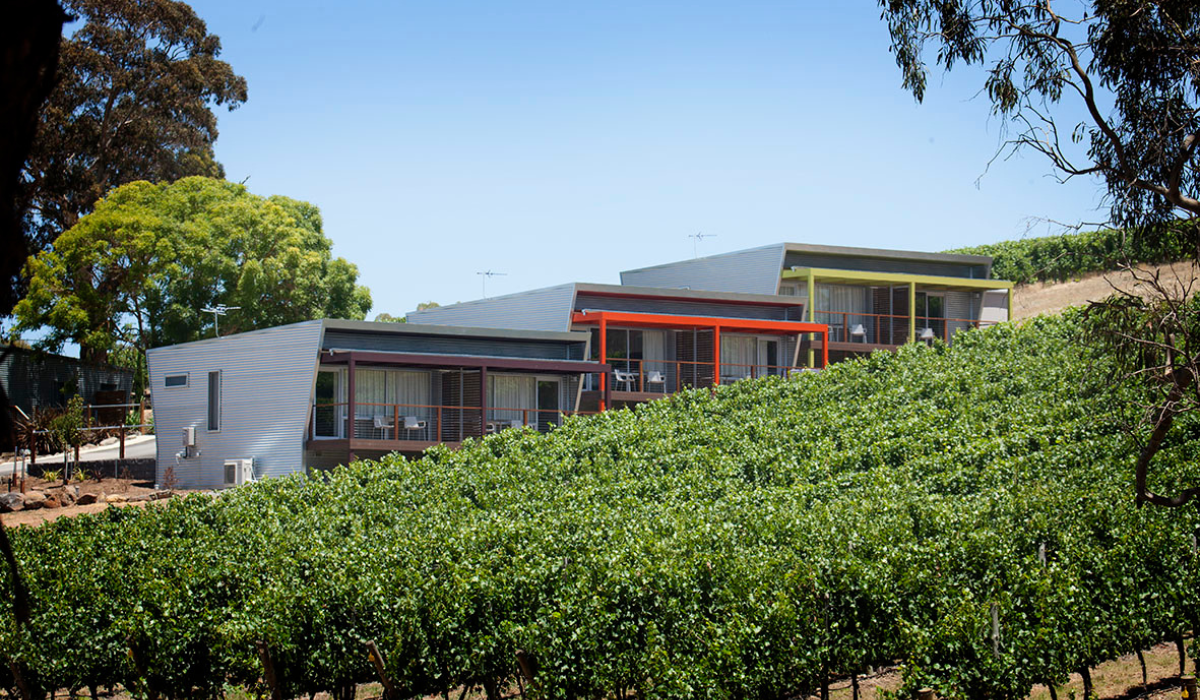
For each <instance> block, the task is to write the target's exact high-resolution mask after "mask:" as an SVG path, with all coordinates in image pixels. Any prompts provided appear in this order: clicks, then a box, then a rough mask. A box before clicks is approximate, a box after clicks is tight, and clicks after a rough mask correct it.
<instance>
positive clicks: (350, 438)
mask: <svg viewBox="0 0 1200 700" xmlns="http://www.w3.org/2000/svg"><path fill="white" fill-rule="evenodd" d="M347 366H348V368H349V369H348V370H347V371H346V375H347V376H348V380H347V383H348V384H349V386H348V387H346V390H347V392H348V393H347V394H346V400H347V403H348V406H347V408H346V426H347V429H346V443H347V444H348V445H350V450H349V453H350V454H349V457H350V461H351V462H353V461H354V353H350V361H349V362H348V363H347Z"/></svg>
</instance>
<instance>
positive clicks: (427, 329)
mask: <svg viewBox="0 0 1200 700" xmlns="http://www.w3.org/2000/svg"><path fill="white" fill-rule="evenodd" d="M324 324H325V330H327V331H329V330H334V331H354V332H359V333H383V334H393V335H436V336H445V337H451V338H498V339H506V340H545V341H552V342H580V341H583V340H586V338H588V337H591V336H590V334H588V333H582V332H579V331H525V330H509V329H505V328H483V327H479V326H438V325H433V324H425V323H390V322H386V321H347V320H344V319H332V318H327V319H325V320H324Z"/></svg>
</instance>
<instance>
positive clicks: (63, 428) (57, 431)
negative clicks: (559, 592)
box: [50, 395, 84, 452]
mask: <svg viewBox="0 0 1200 700" xmlns="http://www.w3.org/2000/svg"><path fill="white" fill-rule="evenodd" d="M83 427H84V419H83V397H81V396H78V395H76V396H72V397H71V399H70V400H69V401H67V405H66V406H65V407H64V408H63V410H62V412H61V413H59V414H58V415H56V416H55V417H54V418H52V419H51V420H50V435H51V437H52V438H53V440H54V443H55V445H56V447H57V448H58V449H59V450H60V451H62V452H67V451H69V450H71V449H73V448H76V447H79V446H80V445H82V444H83Z"/></svg>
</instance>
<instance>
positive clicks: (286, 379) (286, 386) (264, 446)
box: [147, 321, 322, 488]
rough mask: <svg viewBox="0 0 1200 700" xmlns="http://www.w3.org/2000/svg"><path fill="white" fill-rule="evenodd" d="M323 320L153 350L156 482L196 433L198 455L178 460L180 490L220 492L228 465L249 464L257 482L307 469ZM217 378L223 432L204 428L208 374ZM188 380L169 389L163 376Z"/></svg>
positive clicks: (150, 358) (151, 365)
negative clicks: (185, 437)
mask: <svg viewBox="0 0 1200 700" xmlns="http://www.w3.org/2000/svg"><path fill="white" fill-rule="evenodd" d="M321 327H322V324H321V321H306V322H304V323H296V324H292V325H289V326H279V327H277V328H269V329H266V330H261V331H253V332H250V333H242V334H239V335H233V336H228V337H225V338H220V339H214V340H204V341H199V342H195V343H188V344H185V345H174V346H170V347H164V348H155V349H153V350H150V351H149V353H148V357H147V362H148V365H149V370H150V387H151V389H150V390H151V394H152V398H153V401H154V424H155V425H154V427H155V432H156V433H157V434H158V483H160V484H161V483H163V475H164V473H165V472H166V470H167V468H168V467H172V466H175V465H176V459H175V454H176V453H177V452H179V451H180V450H182V449H183V447H182V438H181V435H182V430H183V428H184V427H185V426H194V427H195V428H196V448H195V449H197V450H199V452H200V454H199V456H196V457H192V458H189V459H181V460H179V462H178V466H175V479H176V481H177V482H178V485H179V486H180V487H181V488H221V487H222V486H223V485H224V469H223V465H224V461H225V460H226V459H246V458H252V459H254V472H255V476H256V477H258V478H261V477H264V476H283V475H285V474H291V473H293V472H303V471H304V439H305V429H306V427H307V424H308V413H309V405H310V404H311V402H312V391H313V381H314V377H315V376H316V371H317V356H318V353H319V351H320V344H321ZM213 371H219V372H221V402H220V403H221V406H220V408H221V425H220V430H219V431H216V432H210V431H208V430H207V415H208V373H209V372H213ZM179 374H187V375H188V384H187V386H184V387H166V386H165V384H164V382H165V377H166V376H167V375H179Z"/></svg>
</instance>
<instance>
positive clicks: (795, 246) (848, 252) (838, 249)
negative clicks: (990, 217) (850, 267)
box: [783, 243, 992, 266]
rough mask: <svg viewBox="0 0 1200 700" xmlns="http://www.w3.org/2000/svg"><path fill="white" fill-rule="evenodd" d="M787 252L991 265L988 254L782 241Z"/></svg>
mask: <svg viewBox="0 0 1200 700" xmlns="http://www.w3.org/2000/svg"><path fill="white" fill-rule="evenodd" d="M783 245H784V247H785V250H786V251H787V252H796V253H817V254H824V255H841V256H845V257H862V258H885V259H889V260H920V261H923V262H955V263H973V264H976V265H989V266H990V265H991V264H992V258H991V256H990V255H965V254H963V253H923V252H919V251H915V250H890V249H887V248H852V247H849V246H840V245H819V244H815V243H784V244H783Z"/></svg>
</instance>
